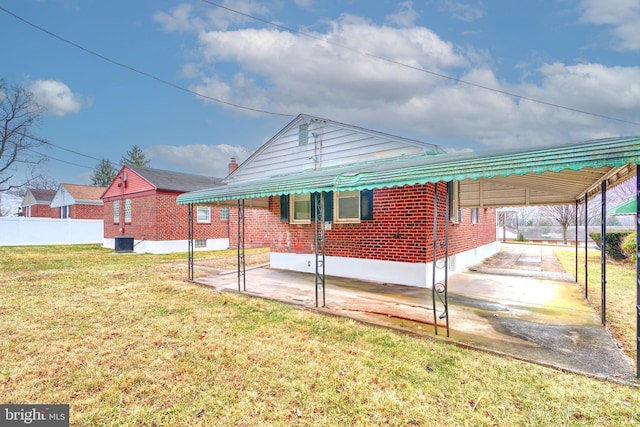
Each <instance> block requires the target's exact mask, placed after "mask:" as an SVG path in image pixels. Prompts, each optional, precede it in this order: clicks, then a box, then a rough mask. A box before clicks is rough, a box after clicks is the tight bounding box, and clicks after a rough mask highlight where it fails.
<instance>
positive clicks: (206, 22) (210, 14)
mask: <svg viewBox="0 0 640 427" xmlns="http://www.w3.org/2000/svg"><path fill="white" fill-rule="evenodd" d="M222 5H223V6H225V7H228V8H229V9H232V10H235V11H238V12H240V13H241V14H238V13H234V12H232V11H231V10H227V9H224V8H220V7H215V6H213V5H206V4H204V5H198V6H197V7H195V8H194V7H193V5H191V4H189V3H182V4H180V5H178V6H176V7H175V8H174V9H173V10H172V11H171V12H169V13H167V12H157V13H156V14H155V15H154V16H153V18H154V20H155V21H156V22H158V23H160V24H161V25H162V26H163V28H164V29H165V30H166V31H205V30H207V29H220V30H226V29H228V28H229V27H231V26H232V25H238V24H241V23H245V22H249V21H252V19H251V18H249V17H248V16H245V15H255V16H259V15H263V14H265V13H267V12H268V11H269V9H268V7H267V6H266V5H265V4H264V3H262V2H259V1H252V0H224V1H223V2H222ZM242 14H244V15H242Z"/></svg>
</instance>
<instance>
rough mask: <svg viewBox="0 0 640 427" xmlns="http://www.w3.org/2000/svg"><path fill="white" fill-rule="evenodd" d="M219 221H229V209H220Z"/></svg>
mask: <svg viewBox="0 0 640 427" xmlns="http://www.w3.org/2000/svg"><path fill="white" fill-rule="evenodd" d="M220 219H221V220H222V221H228V220H229V208H220Z"/></svg>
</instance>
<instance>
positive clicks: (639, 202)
mask: <svg viewBox="0 0 640 427" xmlns="http://www.w3.org/2000/svg"><path fill="white" fill-rule="evenodd" d="M638 236H640V177H639V176H638V165H636V376H637V377H638V378H640V356H639V355H640V249H638Z"/></svg>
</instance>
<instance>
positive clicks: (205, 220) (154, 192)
mask: <svg viewBox="0 0 640 427" xmlns="http://www.w3.org/2000/svg"><path fill="white" fill-rule="evenodd" d="M220 182H221V180H220V179H218V178H212V177H207V176H201V175H192V174H186V173H180V172H172V171H166V170H159V169H151V168H143V167H136V166H124V167H123V168H122V169H121V170H120V171H119V172H118V174H117V176H116V178H115V179H114V181H113V182H112V183H111V185H109V187H107V189H106V191H105V192H104V194H103V195H102V200H103V202H104V246H105V247H109V248H114V247H115V238H116V237H117V236H128V237H133V238H134V242H135V246H134V250H135V252H151V253H169V252H186V251H187V245H188V230H187V228H186V227H184V224H186V223H187V222H188V208H187V206H179V205H178V204H176V198H177V197H178V195H180V194H182V193H184V192H187V191H193V190H198V189H203V188H210V187H214V186H217V185H220ZM228 218H229V209H228V208H224V207H218V206H201V207H197V208H194V230H193V239H194V241H195V246H196V248H200V249H226V248H228V247H229V219H228Z"/></svg>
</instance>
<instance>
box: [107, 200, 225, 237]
mask: <svg viewBox="0 0 640 427" xmlns="http://www.w3.org/2000/svg"><path fill="white" fill-rule="evenodd" d="M126 197H129V198H130V199H131V223H125V222H124V199H125V198H126ZM126 197H123V198H122V199H119V200H120V223H119V224H114V223H113V199H112V200H110V201H105V203H104V237H105V238H113V237H115V236H123V235H125V236H133V237H134V239H136V240H142V239H144V240H153V241H160V240H187V238H188V226H189V225H188V221H189V211H188V206H186V205H178V204H177V203H176V199H177V197H178V193H171V192H157V193H156V194H151V195H144V196H138V197H136V196H135V195H128V196H126ZM196 214H197V212H196V207H195V206H194V210H193V215H194V230H193V231H194V236H193V238H194V239H220V238H226V237H228V225H227V221H221V220H220V208H218V207H216V206H212V207H211V223H210V224H204V223H203V224H200V223H198V222H197V216H196ZM120 228H123V229H124V231H123V232H121V231H120Z"/></svg>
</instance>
